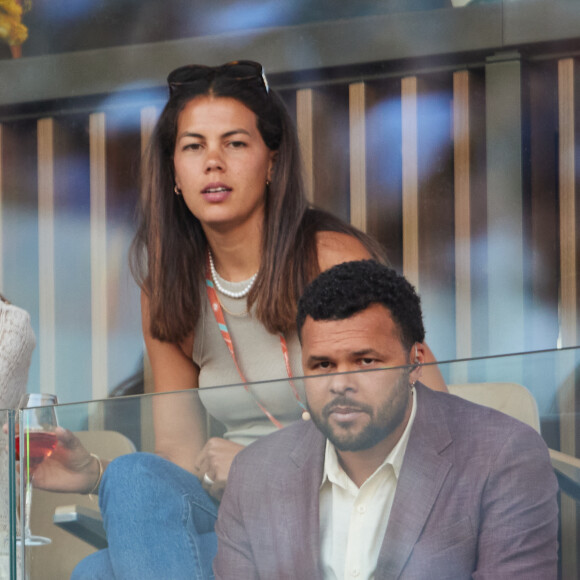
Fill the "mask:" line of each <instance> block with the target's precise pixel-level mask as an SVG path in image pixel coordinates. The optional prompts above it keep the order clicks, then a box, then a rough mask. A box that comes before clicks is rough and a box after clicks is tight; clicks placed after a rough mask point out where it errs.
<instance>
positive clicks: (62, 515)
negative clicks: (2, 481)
mask: <svg viewBox="0 0 580 580" xmlns="http://www.w3.org/2000/svg"><path fill="white" fill-rule="evenodd" d="M439 366H440V369H441V371H442V373H443V375H444V376H445V377H446V379H447V381H448V383H449V390H450V391H451V393H452V394H454V395H457V396H459V397H462V398H464V399H467V400H470V401H472V402H476V403H479V404H483V405H486V406H490V407H493V408H496V409H498V410H500V411H503V412H506V413H508V414H511V415H513V416H515V417H516V418H519V419H520V420H522V421H524V422H527V423H529V424H530V425H531V426H532V427H533V428H535V429H536V430H540V431H541V435H542V436H543V438H544V440H545V441H546V443H547V445H548V447H549V448H550V449H551V454H552V461H553V465H555V466H557V467H558V479H559V482H560V485H561V489H562V494H561V497H560V502H561V505H562V515H561V522H560V534H561V546H562V547H561V554H560V563H559V566H560V568H561V570H562V575H561V577H562V578H564V579H565V580H566V579H573V578H576V577H577V575H576V572H577V570H576V568H571V566H575V564H574V561H575V557H576V548H575V542H576V538H577V536H578V533H579V529H578V522H577V520H576V516H575V513H576V508H575V506H576V503H575V502H576V501H579V500H580V497H579V496H578V495H574V494H577V490H578V489H579V488H580V479H579V477H578V474H580V467H579V466H580V460H579V459H576V457H577V456H578V451H577V447H578V441H577V436H576V433H577V431H578V427H577V425H578V423H577V420H578V414H577V413H576V412H575V410H574V409H575V407H574V405H575V403H574V401H575V398H576V392H577V391H578V386H579V381H578V376H577V375H578V369H579V368H580V349H579V348H575V349H567V350H554V351H543V352H535V353H525V354H516V355H509V356H502V357H489V358H481V359H471V360H463V361H452V362H445V363H440V365H439ZM412 370H413V369H412V368H408V367H404V368H397V369H379V370H373V371H368V372H358V373H347V374H333V375H323V376H317V377H308V378H296V379H293V380H292V381H289V380H287V379H286V380H280V381H266V382H261V383H252V384H248V385H246V386H244V385H232V386H222V387H214V388H207V389H203V390H202V391H186V392H174V393H164V394H157V395H141V396H130V397H124V398H113V399H108V400H102V401H92V402H86V403H78V404H66V405H59V406H57V407H56V414H57V418H58V423H59V425H60V426H61V427H64V428H67V429H71V430H73V431H74V432H75V433H76V436H77V437H78V438H79V440H80V441H82V443H83V445H84V446H85V448H86V450H87V451H88V452H91V453H95V454H97V455H98V456H99V457H101V458H103V459H105V460H108V459H112V458H113V457H115V456H117V455H126V454H129V453H131V452H133V451H145V452H152V451H154V450H155V448H156V444H155V441H154V429H153V416H154V413H155V416H156V417H157V418H158V419H160V418H163V417H166V418H168V419H166V420H164V421H162V422H160V423H158V425H157V433H158V435H159V434H160V433H161V430H163V434H162V435H163V437H165V439H166V440H165V443H163V442H162V441H161V440H159V441H158V442H157V448H158V449H163V445H164V444H165V445H167V447H166V449H165V451H164V452H165V453H166V454H167V455H171V456H172V457H173V458H174V459H175V460H176V461H185V462H187V461H190V463H189V466H190V467H191V466H192V465H193V464H194V463H195V461H194V460H193V458H194V457H196V456H197V453H198V452H199V450H200V448H201V447H202V446H203V444H204V443H205V442H207V440H208V437H224V438H226V439H229V440H231V441H233V442H238V443H241V444H242V445H246V444H248V443H250V442H251V441H253V440H254V439H256V438H259V437H261V436H263V435H265V434H267V433H271V432H274V431H276V430H277V429H276V427H275V426H274V425H273V423H272V421H271V420H269V419H268V418H267V417H266V415H265V411H267V412H268V413H271V415H272V416H273V418H274V419H275V420H276V421H279V422H280V423H282V424H283V425H288V424H290V423H292V422H293V421H296V420H297V421H299V422H300V420H301V416H302V412H303V409H302V407H301V405H300V403H298V400H300V401H301V402H302V403H303V402H305V400H306V399H305V395H306V394H308V397H309V400H310V403H311V404H312V406H313V407H314V408H315V409H316V408H317V406H319V405H320V401H324V397H326V396H327V395H326V393H328V391H329V389H332V388H333V389H335V390H336V389H337V388H338V387H340V388H343V387H344V386H345V385H346V386H347V387H348V388H349V389H352V391H353V392H356V391H357V389H373V393H374V394H373V397H371V398H369V401H375V400H378V399H380V397H381V396H382V394H383V393H384V392H385V391H384V390H385V389H387V388H389V386H391V387H390V388H393V387H392V385H394V384H396V383H397V382H398V381H403V383H405V384H406V383H408V381H409V379H408V375H409V372H410V371H412ZM337 385H338V387H337ZM341 385H342V387H341ZM321 393H322V395H323V396H322V397H321V398H320V394H321ZM370 404H372V403H370ZM260 406H261V407H262V408H260ZM225 409H228V414H229V415H230V416H229V418H228V421H227V424H224V423H222V422H221V421H220V420H219V418H222V417H223V414H224V410H225ZM27 413H28V411H25V412H23V413H22V415H23V421H26V418H25V417H26V415H27ZM214 415H215V416H214ZM216 416H217V417H218V418H216ZM167 442H169V443H168V444H167ZM62 452H63V450H62V447H61V446H58V447H57V448H56V450H55V452H54V455H53V456H52V457H50V458H49V459H47V460H45V463H41V464H40V466H39V467H38V470H37V472H36V477H37V481H36V485H37V486H39V485H40V483H41V479H40V477H41V476H43V475H45V472H44V471H41V470H42V469H43V468H48V467H49V466H50V462H54V461H55V460H56V459H57V458H58V457H59V453H62ZM178 458H179V459H178ZM183 458H185V460H184V459H183ZM117 465H119V464H117ZM266 471H267V465H264V472H266ZM117 476H118V472H117ZM94 477H96V474H94V475H93V480H94ZM111 477H113V476H111ZM107 481H108V482H110V481H112V480H111V478H108V480H107ZM113 481H114V479H113ZM131 481H132V483H131V492H130V493H131V494H133V493H136V490H138V489H140V486H139V481H135V480H134V477H132V478H131ZM574 498H576V499H574ZM157 508H159V511H157ZM157 508H154V509H149V510H147V513H146V517H147V520H148V521H149V520H151V519H153V521H154V518H155V514H159V517H160V518H161V520H160V523H159V525H160V526H163V525H166V519H165V518H166V517H167V514H166V513H165V512H164V511H163V503H162V499H160V503H159V505H158V506H157ZM95 512H98V502H97V499H96V498H92V497H90V496H89V495H81V494H76V493H65V494H63V493H55V492H50V491H45V490H41V489H38V488H35V489H34V493H33V500H32V516H31V529H32V531H33V532H34V534H37V535H41V536H46V537H48V538H50V539H51V541H52V542H51V544H50V545H48V546H27V547H26V548H25V550H26V562H27V564H28V566H29V568H30V574H31V576H30V577H31V578H32V579H35V578H46V577H47V576H46V573H47V570H50V571H51V576H50V577H55V578H56V577H63V578H66V577H68V575H69V574H70V572H71V570H72V569H73V567H74V566H75V565H76V563H77V562H78V561H80V560H81V559H82V558H84V557H85V556H87V555H88V554H90V553H92V552H94V551H95V550H96V548H95V547H94V545H91V542H92V544H96V545H98V546H101V547H102V546H104V545H105V544H104V543H103V539H102V537H101V536H99V535H98V533H97V532H96V528H94V527H91V526H93V524H92V523H88V522H91V521H92V520H91V519H90V518H91V516H92V515H95ZM55 518H56V521H58V522H59V523H58V524H56V525H55V523H54V520H55ZM144 525H146V524H144ZM71 533H73V534H75V533H80V534H81V535H82V536H83V537H84V538H85V540H81V539H79V538H78V537H73V535H71ZM86 540H88V542H87V541H86ZM571 562H572V563H571Z"/></svg>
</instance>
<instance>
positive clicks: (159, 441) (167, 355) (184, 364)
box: [141, 292, 207, 476]
mask: <svg viewBox="0 0 580 580" xmlns="http://www.w3.org/2000/svg"><path fill="white" fill-rule="evenodd" d="M149 317H150V314H149V299H148V297H147V295H146V294H145V292H141V322H142V327H143V337H144V339H145V347H146V349H147V354H148V356H149V362H150V364H151V371H152V374H153V385H154V391H155V393H170V392H173V391H182V392H181V393H180V392H175V393H173V394H162V395H159V396H156V397H154V399H153V427H154V431H155V453H157V454H158V455H160V456H161V457H163V458H165V459H167V460H169V461H172V462H173V463H175V464H176V465H179V466H180V467H182V468H183V469H186V470H187V471H189V472H191V473H194V474H195V475H198V476H199V474H198V473H197V470H196V468H195V458H196V457H197V455H198V454H199V452H200V451H201V449H202V448H203V445H204V444H205V440H206V437H207V435H206V416H205V411H204V409H203V406H202V404H201V402H200V401H199V399H198V398H197V393H192V392H191V389H197V387H198V375H199V369H198V368H197V366H196V365H195V364H194V363H193V360H192V359H191V352H192V350H193V336H191V337H188V339H187V340H185V341H184V342H183V343H182V344H179V345H178V344H174V343H169V342H162V341H160V340H157V339H156V338H153V337H152V336H151V332H150V318H149ZM188 349H189V350H188ZM186 353H189V355H188V354H186Z"/></svg>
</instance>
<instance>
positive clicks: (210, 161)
mask: <svg viewBox="0 0 580 580" xmlns="http://www.w3.org/2000/svg"><path fill="white" fill-rule="evenodd" d="M223 169H224V162H223V159H222V156H221V155H220V153H219V151H217V150H213V149H212V150H209V151H208V153H207V157H206V160H205V171H206V172H207V173H209V172H210V171H216V170H223Z"/></svg>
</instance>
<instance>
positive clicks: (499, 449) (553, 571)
mask: <svg viewBox="0 0 580 580" xmlns="http://www.w3.org/2000/svg"><path fill="white" fill-rule="evenodd" d="M417 403H418V408H417V415H416V418H415V423H414V424H413V427H412V430H411V434H410V438H409V443H408V446H407V451H406V454H405V458H404V461H403V465H402V468H401V472H400V476H399V481H398V484H397V490H396V493H395V498H394V502H393V507H392V511H391V516H390V518H389V523H388V526H387V531H386V533H385V538H384V541H383V544H382V547H381V551H380V555H379V559H378V562H377V568H376V574H375V578H376V579H377V580H378V579H393V580H394V579H396V578H397V579H409V580H410V579H436V580H444V579H449V580H460V579H464V578H474V579H476V580H482V579H489V580H501V579H506V580H507V579H509V580H514V579H525V580H534V579H537V580H550V579H552V578H554V579H555V578H556V576H557V557H558V555H557V548H558V543H557V529H558V507H557V489H558V488H557V483H556V478H555V475H554V472H553V470H552V467H551V464H550V459H549V455H548V450H547V447H546V445H545V443H544V441H543V440H542V438H541V437H540V436H539V435H538V434H537V433H536V432H535V431H534V430H533V429H531V428H530V427H528V426H526V425H524V424H523V423H520V422H519V421H516V420H515V419H512V418H510V417H508V416H506V415H504V414H502V413H499V412H497V411H493V410H491V409H488V408H486V407H481V406H479V405H474V404H472V403H469V402H467V401H464V400H462V399H460V398H458V397H455V396H453V395H447V394H443V393H436V392H433V391H430V390H429V389H427V388H426V387H423V386H422V385H419V384H417ZM324 445H325V439H324V437H323V436H322V434H321V433H320V432H319V431H318V429H316V427H315V426H314V424H312V422H310V421H309V422H306V423H305V422H302V421H299V422H297V423H294V424H292V425H290V426H289V427H287V428H285V429H282V430H281V431H279V432H276V433H274V434H272V435H270V436H267V437H264V438H263V439H261V440H259V441H257V442H256V443H253V444H252V445H250V446H248V447H247V448H246V449H245V450H243V451H242V452H241V453H239V454H238V456H237V457H236V459H235V460H234V463H233V465H232V469H231V471H230V475H229V480H228V485H227V488H226V492H225V494H224V497H223V500H222V503H221V506H220V509H219V516H218V521H217V525H216V532H217V535H218V554H217V557H216V559H215V561H214V570H215V574H216V578H217V579H220V580H235V579H240V580H247V579H252V578H260V579H263V580H274V579H276V580H283V579H288V580H290V579H291V580H316V579H318V578H322V574H321V572H320V556H319V554H320V539H319V513H318V492H319V486H320V483H321V481H322V470H323V460H324Z"/></svg>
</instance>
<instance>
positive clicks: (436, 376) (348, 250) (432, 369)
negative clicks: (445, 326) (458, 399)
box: [316, 231, 447, 393]
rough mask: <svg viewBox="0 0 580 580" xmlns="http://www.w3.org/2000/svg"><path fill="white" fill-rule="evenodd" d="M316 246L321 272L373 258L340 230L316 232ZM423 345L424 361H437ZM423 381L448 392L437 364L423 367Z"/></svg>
mask: <svg viewBox="0 0 580 580" xmlns="http://www.w3.org/2000/svg"><path fill="white" fill-rule="evenodd" d="M316 247H317V252H318V265H319V267H320V271H321V272H323V271H324V270H328V269H330V268H332V266H336V265H337V264H342V263H343V262H351V261H354V260H369V259H371V258H372V256H371V255H370V254H369V251H368V250H367V249H366V248H365V246H364V245H363V244H362V242H360V241H359V240H357V239H356V238H353V237H352V236H349V235H348V234H343V233H340V232H329V231H323V232H318V233H317V234H316ZM423 346H424V348H425V361H424V362H426V363H434V362H437V359H436V358H435V355H434V354H433V352H432V351H431V349H430V348H429V346H428V345H427V344H426V343H425V344H424V345H423ZM421 382H422V383H423V384H424V385H425V386H427V387H429V388H430V389H433V390H434V391H443V392H444V393H446V392H447V385H446V384H445V380H444V379H443V375H442V374H441V371H440V370H439V367H438V366H437V365H436V364H428V365H426V366H425V367H423V372H422V375H421Z"/></svg>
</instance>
